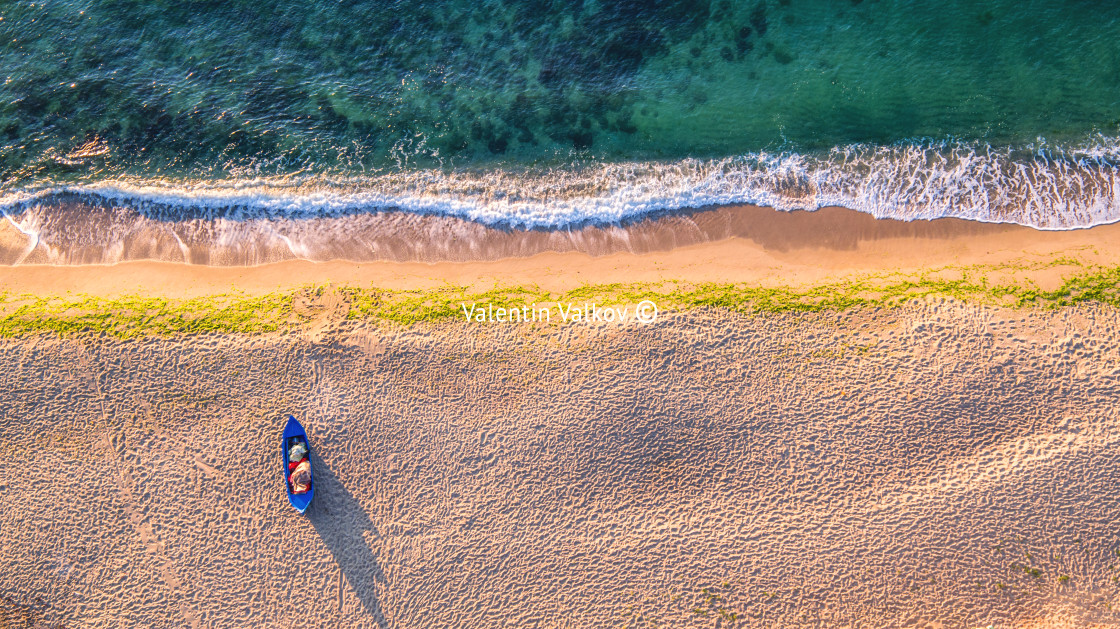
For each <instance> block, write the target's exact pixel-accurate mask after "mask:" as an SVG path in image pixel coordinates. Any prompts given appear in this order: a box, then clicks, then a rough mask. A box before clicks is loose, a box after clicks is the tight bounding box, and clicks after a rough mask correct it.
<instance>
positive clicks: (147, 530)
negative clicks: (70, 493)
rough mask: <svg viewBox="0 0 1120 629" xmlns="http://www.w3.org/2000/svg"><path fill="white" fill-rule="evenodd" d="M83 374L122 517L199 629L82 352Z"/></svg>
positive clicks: (194, 625) (184, 616)
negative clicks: (115, 438) (137, 490)
mask: <svg viewBox="0 0 1120 629" xmlns="http://www.w3.org/2000/svg"><path fill="white" fill-rule="evenodd" d="M79 362H80V366H81V367H82V372H83V374H84V376H85V378H84V379H86V380H87V382H88V384H89V386H90V387H91V388H92V389H93V391H94V392H95V393H96V395H97V402H98V406H99V407H100V409H101V430H100V431H99V432H100V438H99V439H98V445H99V446H100V447H101V449H102V451H103V452H104V453H105V457H106V458H107V459H108V461H109V463H111V464H112V466H113V470H114V471H115V476H116V479H117V482H116V483H115V485H116V489H117V492H118V493H119V494H120V497H121V505H122V506H123V507H124V511H125V515H127V516H128V520H129V522H130V523H131V524H132V528H133V530H135V531H136V535H137V537H139V539H140V543H141V545H143V546H144V550H145V552H147V554H148V555H149V556H150V557H151V559H152V561H153V562H155V564H156V570H157V571H158V572H159V575H160V578H161V579H162V581H163V583H164V585H166V586H167V588H168V589H169V590H170V591H171V594H172V596H173V597H174V598H176V599H178V602H179V611H180V613H181V614H182V615H183V619H184V620H186V621H187V622H188V623H189V624H190V627H191V629H198V628H199V626H200V625H199V622H198V618H197V617H196V615H195V613H194V611H193V610H192V609H191V606H190V603H189V602H188V601H187V598H186V597H185V596H184V595H183V592H182V582H181V581H180V580H179V579H178V578H177V577H176V576H175V570H174V567H173V566H172V564H171V561H170V560H169V559H168V558H167V556H166V555H165V554H164V552H163V549H164V547H165V545H164V543H163V542H162V541H161V540H160V539H159V536H158V535H156V533H155V530H154V528H153V527H152V523H151V521H150V520H149V518H148V517H147V514H146V510H145V509H143V508H142V507H140V505H139V504H138V503H137V501H136V495H135V492H134V491H133V487H134V483H133V479H132V472H131V470H130V469H128V468H127V467H126V466H125V465H123V464H122V462H121V457H120V454H119V452H118V451H117V448H116V446H114V445H113V440H112V437H111V436H110V434H109V426H111V424H110V422H109V414H108V413H107V412H106V409H105V396H104V394H103V393H102V391H101V384H100V383H99V382H98V380H97V378H96V377H95V376H93V375H92V373H93V372H91V371H90V365H89V358H88V356H87V355H86V354H85V353H84V352H83V353H82V354H81V357H80V358H79Z"/></svg>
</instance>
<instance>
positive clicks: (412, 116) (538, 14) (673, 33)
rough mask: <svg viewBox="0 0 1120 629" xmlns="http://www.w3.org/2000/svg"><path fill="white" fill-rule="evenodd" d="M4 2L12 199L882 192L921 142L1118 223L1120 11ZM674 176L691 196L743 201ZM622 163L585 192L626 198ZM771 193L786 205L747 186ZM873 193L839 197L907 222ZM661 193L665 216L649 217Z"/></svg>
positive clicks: (925, 5) (0, 73)
mask: <svg viewBox="0 0 1120 629" xmlns="http://www.w3.org/2000/svg"><path fill="white" fill-rule="evenodd" d="M0 15H2V20H0V41H3V42H4V43H3V47H2V48H0V79H2V86H0V185H2V186H3V189H4V190H8V191H13V190H35V189H41V188H44V187H47V186H52V185H60V184H71V185H90V184H105V183H106V182H117V181H125V180H127V181H131V182H133V183H134V184H135V182H137V181H151V180H157V179H159V180H163V179H171V180H174V181H178V182H180V184H178V185H179V188H178V189H179V192H180V197H182V196H183V195H184V194H187V193H185V192H183V190H182V189H183V188H184V186H186V187H190V186H197V185H200V184H202V185H205V184H206V183H207V182H210V183H213V182H221V181H229V180H245V179H246V178H251V177H256V176H266V177H275V176H282V175H287V174H291V173H299V174H301V176H312V177H314V176H324V177H325V176H330V177H344V178H345V177H349V178H354V177H386V176H393V175H395V174H396V175H400V174H402V173H404V174H407V173H416V172H429V173H432V172H434V173H443V174H445V175H446V174H451V175H454V174H455V173H463V172H472V173H476V175H475V176H476V177H480V178H482V179H485V178H486V177H487V174H486V173H493V172H499V171H500V172H503V173H507V172H514V173H516V172H521V171H523V170H524V169H526V168H536V169H546V170H547V169H551V168H559V169H561V170H563V171H564V172H572V171H586V170H587V169H589V168H590V169H592V170H595V169H600V170H601V169H602V168H605V167H606V166H604V165H607V164H613V163H627V164H629V163H650V162H654V163H657V164H659V165H660V166H658V168H663V167H664V165H665V164H673V163H678V162H680V161H681V160H688V159H698V160H708V162H706V163H720V164H723V165H722V166H719V167H722V168H725V169H726V168H730V169H731V170H735V169H736V168H739V169H742V168H754V169H756V170H757V169H759V168H763V169H765V168H770V169H771V171H773V169H774V168H775V166H774V164H773V163H770V162H767V163H766V164H763V165H761V166H760V165H759V162H758V158H759V156H760V155H774V154H781V155H785V156H791V155H792V156H795V157H796V158H797V159H795V160H794V161H795V162H797V163H798V164H800V166H804V164H802V163H801V162H798V161H797V160H800V159H802V158H804V159H807V160H810V161H813V163H814V164H816V166H812V167H811V168H809V171H811V172H810V174H808V175H798V177H802V178H804V179H805V180H806V181H807V182H808V183H804V185H808V186H810V187H811V186H817V185H818V183H819V182H817V181H816V179H814V177H817V175H814V174H813V173H819V172H820V171H821V169H822V168H823V169H824V170H826V171H829V172H832V171H831V170H829V169H830V168H834V167H835V166H836V165H837V164H845V163H848V162H849V161H850V156H851V154H852V151H855V152H856V153H858V154H859V155H860V157H859V159H860V160H864V162H861V163H863V164H864V165H862V166H860V168H858V169H856V170H855V171H853V172H856V173H857V174H858V173H862V175H860V176H864V178H865V180H864V181H863V183H862V184H860V185H863V186H864V187H866V184H867V181H866V179H867V177H871V178H872V179H874V178H876V177H878V178H879V179H883V178H884V177H890V176H894V175H892V174H891V172H890V171H891V169H892V168H895V166H889V167H886V169H885V170H884V163H883V162H881V160H880V161H876V160H875V159H872V160H871V161H866V159H865V158H866V157H867V156H868V155H871V154H875V153H876V151H878V150H879V148H877V147H882V150H884V151H887V152H891V151H893V152H895V153H898V152H899V151H900V150H902V151H903V152H905V151H904V148H905V147H907V146H914V147H919V148H921V147H925V148H922V150H921V151H919V152H920V153H921V155H920V156H919V157H918V158H916V159H917V160H918V161H917V162H916V164H918V165H920V163H921V162H923V161H930V160H933V161H937V160H938V159H946V160H948V161H947V162H945V164H946V165H947V166H946V167H947V168H955V167H956V165H959V163H960V160H961V155H973V156H974V155H977V154H987V153H989V152H993V151H994V153H993V155H994V157H992V159H994V160H995V161H994V162H992V163H988V164H986V165H985V166H984V169H985V172H987V173H988V174H987V175H985V177H988V178H989V179H990V180H988V181H987V183H985V184H983V185H991V186H994V187H995V188H997V189H998V188H999V187H1000V185H1001V183H1000V181H999V174H998V173H999V172H1004V173H1006V172H1012V171H1015V170H1016V169H1017V168H1020V169H1021V167H1022V165H1023V164H1026V168H1028V169H1040V171H1039V172H1041V173H1042V175H1040V176H1043V177H1046V176H1049V175H1051V174H1053V172H1055V171H1054V164H1057V163H1061V162H1070V163H1072V164H1073V167H1074V168H1075V169H1081V170H1085V171H1086V172H1088V176H1089V177H1091V178H1092V179H1093V181H1094V182H1095V183H1094V184H1093V185H1094V187H1093V189H1092V190H1091V191H1090V192H1089V193H1086V194H1089V195H1090V197H1091V198H1090V197H1084V194H1082V193H1083V192H1084V191H1080V192H1079V191H1077V190H1074V191H1073V192H1072V193H1071V194H1073V196H1075V197H1077V195H1078V194H1082V196H1081V197H1077V198H1076V199H1074V201H1075V204H1080V206H1079V207H1082V206H1083V207H1082V209H1083V210H1084V208H1086V207H1087V208H1095V209H1091V210H1084V211H1088V212H1090V213H1091V214H1093V216H1094V217H1095V218H1093V219H1092V220H1094V221H1098V222H1099V221H1100V220H1105V219H1109V218H1113V219H1114V218H1115V217H1112V215H1111V214H1109V212H1113V211H1114V210H1115V209H1116V200H1115V197H1114V195H1113V196H1108V195H1109V194H1111V193H1110V192H1109V191H1110V190H1111V186H1112V182H1114V180H1115V176H1114V172H1113V171H1114V170H1115V166H1114V164H1115V162H1116V154H1117V150H1116V144H1117V143H1116V141H1115V138H1116V137H1117V135H1118V128H1120V4H1117V3H1096V2H1072V1H1071V2H1021V1H1018V2H1011V1H996V2H969V1H959V0H958V1H952V0H950V1H944V2H936V3H934V2H919V1H911V2H901V1H893V2H892V1H875V0H856V1H850V0H844V1H824V0H764V1H760V0H752V1H749V2H729V1H725V0H713V1H695V0H691V1H672V0H665V1H663V2H641V1H634V0H621V1H613V2H590V1H589V2H579V1H571V0H567V1H562V2H548V1H519V0H471V1H462V0H456V1H449V2H374V1H357V0H354V1H341V2H340V1H330V2H327V1H318V2H294V3H261V2H257V1H253V2H249V1H242V0H226V1H224V2H189V3H186V2H175V1H170V0H166V1H157V0H143V1H133V0H130V1H124V0H121V1H115V2H109V1H100V2H98V1H77V0H60V1H53V2H37V3H29V2H9V3H4V4H3V5H0ZM853 147H854V148H853ZM900 147H903V148H900ZM930 147H933V148H932V149H931V148H930ZM1039 147H1043V148H1044V149H1045V150H1044V153H1045V155H1044V156H1043V157H1042V158H1041V159H1043V162H1044V163H1042V164H1041V165H1040V164H1038V163H1036V162H1037V160H1038V159H1040V158H1039V150H1038V149H1039ZM1086 147H1088V148H1086ZM931 151H932V152H931ZM837 152H839V153H837ZM838 155H839V157H838ZM743 156H745V158H744V157H743ZM1023 156H1026V157H1023ZM911 157H912V156H911ZM725 158H731V160H732V161H731V166H727V162H720V160H723V159H725ZM737 159H746V160H747V165H746V166H743V165H742V164H741V163H739V162H736V161H734V160H737ZM837 159H838V160H840V161H836V160H837ZM890 159H894V158H890ZM905 159H910V158H905ZM711 160H715V162H711ZM830 160H832V161H830ZM1023 160H1026V161H1025V162H1024V161H1023ZM1085 160H1089V161H1085ZM1094 160H1095V161H1094ZM1102 160H1103V161H1102ZM762 161H763V162H765V161H766V159H763V160H762ZM1090 162H1091V163H1090ZM822 164H824V165H823V166H822ZM829 164H831V166H830V165H829ZM800 166H799V167H800ZM785 167H789V163H786V166H785ZM814 168H815V169H816V170H813V169H814ZM915 168H916V166H915V164H908V165H906V166H905V167H903V168H902V171H905V172H910V173H913V172H915ZM919 170H920V169H919ZM870 171H874V172H871V174H870V175H868V172H870ZM596 172H599V171H596ZM659 172H661V174H659V175H657V176H656V177H655V179H656V180H657V185H658V186H661V187H662V188H664V189H672V190H675V191H676V193H674V194H676V196H675V197H674V198H677V199H678V201H680V202H684V201H681V199H685V200H691V201H690V202H695V201H696V200H697V199H700V200H703V199H708V198H709V197H710V199H711V200H714V201H726V200H735V199H731V198H730V197H728V195H727V194H724V195H722V196H721V195H719V194H715V195H708V196H705V195H706V194H707V193H706V192H705V191H704V190H703V189H700V188H697V189H695V190H691V191H690V190H686V189H685V188H687V187H688V186H689V185H693V183H690V181H692V180H693V179H695V176H692V175H689V177H692V179H689V177H685V178H684V179H682V180H680V181H668V180H666V179H665V177H666V175H664V172H663V171H659ZM690 172H691V171H690ZM993 172H995V173H996V174H995V175H991V173H993ZM477 173H482V174H477ZM973 175H975V173H971V174H968V176H973ZM604 176H607V175H603V174H602V173H601V172H600V173H599V174H597V175H595V176H594V177H592V178H591V180H593V182H592V183H587V182H584V184H581V185H587V186H591V187H592V188H595V189H596V190H601V189H604V188H610V187H611V185H612V184H611V183H610V182H609V181H603V180H602V178H603V177H604ZM829 176H832V175H829ZM846 176H847V175H846ZM542 177H545V176H544V175H538V176H536V178H535V179H534V180H533V184H532V186H535V187H536V188H534V189H540V188H548V187H549V184H548V182H547V181H545V180H543V179H542ZM834 178H835V177H834ZM370 181H373V180H370ZM542 181H543V183H542ZM830 181H831V180H830ZM182 182H191V183H189V184H185V183H182ZM826 183H827V182H826ZM927 183H928V182H927ZM958 183H959V182H958ZM1068 184H1069V182H1068V181H1064V180H1063V181H1062V182H1059V184H1057V188H1056V189H1060V190H1059V192H1058V193H1056V194H1058V195H1059V197H1060V195H1061V194H1065V193H1066V192H1067V191H1068V190H1069V188H1068ZM441 185H443V184H439V185H436V184H432V186H431V187H430V189H420V188H417V187H416V185H415V184H409V186H411V187H409V186H405V187H406V188H407V190H406V191H405V192H401V191H400V190H399V189H398V188H393V187H392V186H389V188H390V189H387V190H382V189H381V188H378V186H382V187H384V182H382V183H376V182H373V183H369V184H368V185H366V186H365V188H364V190H365V191H366V192H370V191H371V190H373V191H375V192H376V191H378V190H380V192H378V193H377V194H374V195H373V197H375V198H382V197H392V198H393V199H397V201H398V205H401V206H409V204H408V203H407V202H400V198H402V195H403V197H409V195H412V197H409V198H413V197H415V196H417V195H420V196H424V195H427V196H432V195H436V196H438V195H440V194H443V193H444V192H441V190H442V188H441V187H440V186H441ZM791 185H793V186H794V187H796V186H798V185H803V184H802V183H798V182H794V183H793V184H791ZM822 185H823V186H824V187H825V188H827V186H826V185H824V184H822ZM837 185H846V184H843V183H842V182H841V183H840V184H837ZM890 185H896V187H897V186H898V185H901V184H897V182H896V183H895V184H889V183H888V187H890ZM674 186H675V187H674ZM682 186H683V188H682ZM725 187H726V186H725ZM818 187H820V186H818ZM1014 187H1015V186H1014V185H1013V186H1012V188H1014ZM421 188H422V186H421ZM822 189H823V188H822ZM861 190H862V188H861ZM118 192H119V190H118ZM903 192H905V191H903ZM121 194H124V195H125V196H128V194H132V193H127V192H126V193H121ZM447 194H451V195H452V196H455V195H456V194H460V193H459V192H454V191H453V192H449V193H447ZM503 194H504V193H503ZM767 194H770V195H771V196H774V195H777V196H778V197H781V198H782V199H785V198H787V197H788V196H789V195H788V190H769V191H766V190H762V191H761V192H760V193H759V194H756V195H755V196H754V197H751V196H750V195H747V197H749V198H747V199H746V200H761V201H766V200H767V198H768V197H767ZM860 194H864V195H865V196H866V192H860V191H859V190H855V191H848V192H844V193H843V194H841V195H840V196H841V198H847V197H846V196H844V195H848V196H851V197H852V199H853V201H851V202H850V203H848V205H850V206H857V207H862V206H861V203H864V202H865V201H866V203H864V205H867V206H868V208H871V209H869V211H877V212H879V213H884V212H886V213H888V214H889V213H890V212H887V211H886V210H883V209H882V208H883V207H886V206H884V205H883V204H882V203H880V202H878V201H874V202H872V201H873V200H868V199H863V201H861V198H862V197H859V195H860ZM891 194H894V195H896V196H897V195H898V194H900V193H898V191H897V190H896V191H894V192H892V193H891ZM379 195H380V196H379ZM760 195H761V196H760ZM853 195H854V196H853ZM1093 195H1095V196H1093ZM1101 195H1104V196H1101ZM187 196H188V197H189V194H187ZM460 196H461V194H460ZM569 196H570V195H569ZM624 196H625V195H624ZM654 196H656V195H654ZM662 196H663V197H664V196H665V195H662ZM668 196H673V195H668ZM732 196H733V195H732ZM827 196H828V195H823V196H822V195H821V194H818V195H817V201H816V203H817V204H819V202H821V201H822V200H827V199H825V197H827ZM903 196H905V194H904V195H903ZM755 197H758V198H755ZM1082 197H1084V198H1082ZM176 198H177V199H178V198H179V197H176ZM362 198H363V199H367V197H362ZM455 198H456V199H459V198H460V197H455ZM658 198H661V197H658ZM1048 198H1049V199H1050V201H1049V202H1050V203H1054V199H1055V198H1057V197H1053V196H1052V197H1048ZM911 199H912V197H911V196H906V198H905V199H903V201H904V202H898V203H896V206H898V207H902V205H907V204H909V205H910V206H912V205H913V203H911ZM180 200H181V199H180ZM367 200H368V199H367ZM740 200H742V199H740ZM942 201H946V199H942ZM346 202H352V203H358V204H360V203H361V202H363V201H361V200H360V199H359V200H357V201H355V200H354V199H350V201H345V202H340V203H343V204H345V203H346ZM470 202H471V200H470V199H469V198H468V199H467V200H466V201H465V203H470ZM658 203H661V204H662V205H665V204H668V205H672V203H671V202H668V201H664V200H663V199H662V200H661V201H657V200H656V199H655V200H654V201H652V202H651V203H646V204H645V205H642V208H644V209H646V210H648V209H651V208H653V206H656V205H657V204H658ZM939 203H941V202H939ZM651 204H652V205H651ZM775 204H777V205H781V202H776V203H775ZM812 204H813V203H809V205H812ZM942 205H944V203H941V205H938V204H936V203H935V204H934V205H933V206H929V207H941V206H942ZM635 207H636V206H635ZM876 208H878V209H876ZM639 209H641V208H639ZM653 209H656V208H653ZM900 211H901V210H900ZM923 211H924V212H925V213H926V214H929V213H930V212H933V213H936V211H935V210H928V211H926V210H922V211H916V212H912V214H914V215H923V214H922V212H923ZM1038 211H1044V210H1038ZM461 213H465V214H468V215H469V214H470V212H469V211H464V212H461ZM964 214H966V215H968V213H967V212H965V213H964ZM971 215H974V217H977V218H983V219H992V220H999V219H1000V216H999V211H998V209H992V208H989V212H988V214H987V215H984V214H983V212H980V211H979V210H977V211H975V212H972V214H971ZM1102 217H1103V218H1102ZM584 218H586V217H584ZM530 222H531V221H530ZM1027 222H1029V221H1027ZM1036 222H1037V221H1036ZM1077 222H1078V221H1073V222H1072V223H1071V222H1070V221H1066V222H1065V223H1060V224H1057V226H1062V225H1069V224H1075V223H1077ZM1082 222H1084V221H1082ZM1043 223H1045V221H1043Z"/></svg>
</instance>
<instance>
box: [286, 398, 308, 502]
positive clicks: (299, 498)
mask: <svg viewBox="0 0 1120 629" xmlns="http://www.w3.org/2000/svg"><path fill="white" fill-rule="evenodd" d="M300 444H302V445H303V448H304V450H305V451H306V454H304V456H306V457H308V458H307V469H308V473H310V468H311V458H310V457H311V443H310V442H308V440H307V433H306V432H305V431H304V430H303V426H301V425H300V423H299V422H298V421H296V418H295V417H294V416H292V415H288V423H287V424H285V425H284V438H283V439H282V440H281V441H280V450H281V452H280V458H281V460H282V461H283V462H284V487H285V489H287V491H288V502H290V503H292V506H293V507H295V508H296V511H299V512H300V513H303V512H304V511H306V510H307V505H309V504H311V498H312V497H313V496H314V495H315V484H314V482H313V481H312V480H311V479H310V478H308V481H307V491H305V492H302V493H294V492H293V489H298V488H296V487H293V486H292V483H291V481H290V477H291V474H292V472H291V471H289V463H291V460H290V457H289V455H290V453H291V452H293V448H296V447H297V446H299V445H300ZM295 451H296V452H297V453H298V449H297V450H295Z"/></svg>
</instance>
